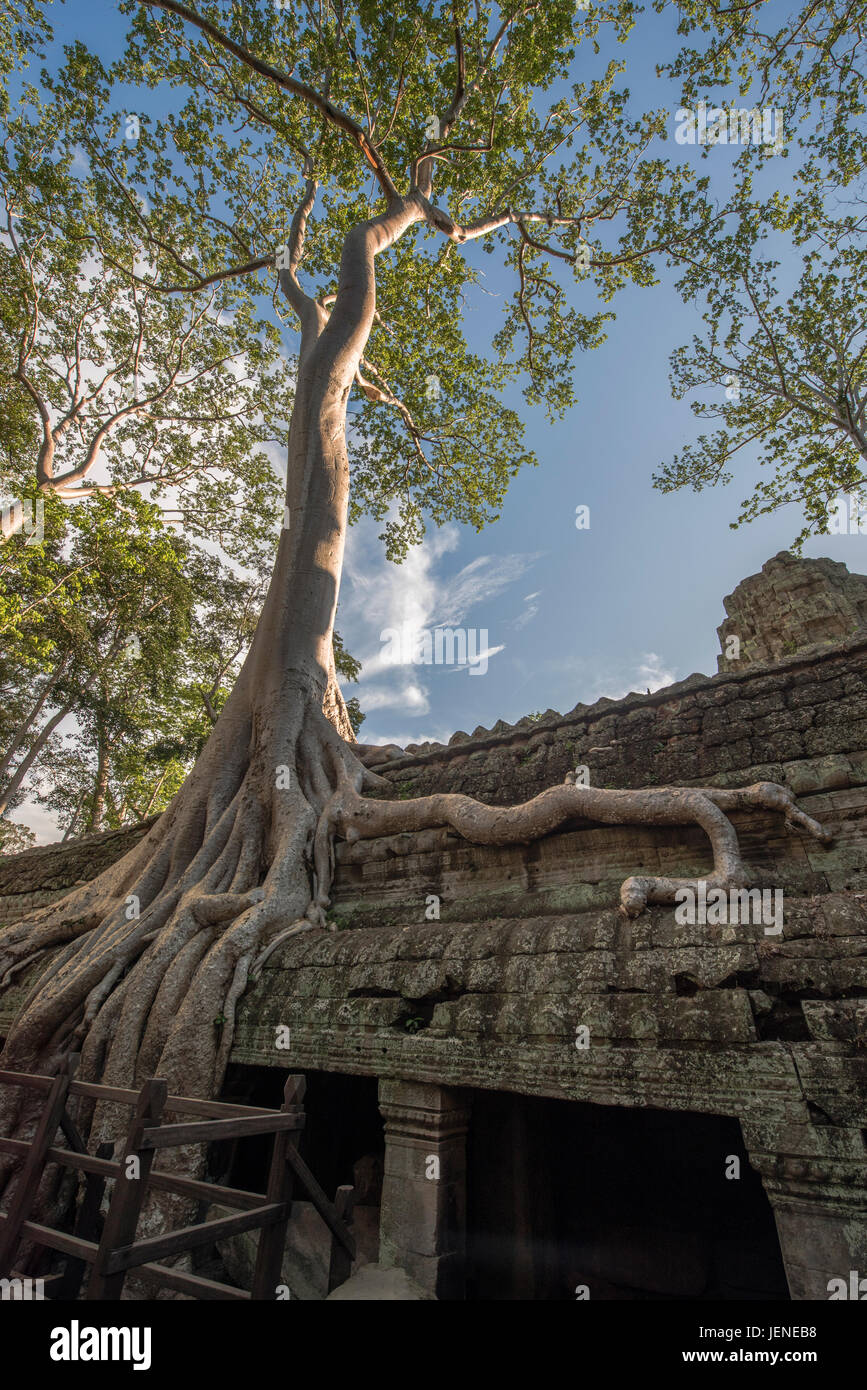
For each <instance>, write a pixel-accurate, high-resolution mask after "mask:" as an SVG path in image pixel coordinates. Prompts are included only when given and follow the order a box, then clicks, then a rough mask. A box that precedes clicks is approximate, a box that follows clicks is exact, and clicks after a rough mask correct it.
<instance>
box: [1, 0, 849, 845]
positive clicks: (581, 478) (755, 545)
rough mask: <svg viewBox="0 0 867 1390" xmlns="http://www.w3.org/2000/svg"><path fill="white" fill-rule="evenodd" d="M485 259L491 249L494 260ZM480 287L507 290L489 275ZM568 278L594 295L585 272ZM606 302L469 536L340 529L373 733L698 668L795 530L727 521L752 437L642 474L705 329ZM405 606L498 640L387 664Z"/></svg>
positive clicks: (633, 82) (648, 26) (529, 415)
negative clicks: (676, 356) (444, 661)
mask: <svg viewBox="0 0 867 1390" xmlns="http://www.w3.org/2000/svg"><path fill="white" fill-rule="evenodd" d="M56 22H57V30H58V34H59V36H60V37H62V38H64V39H65V38H68V37H70V36H71V35H73V34H74V35H76V36H77V37H80V38H81V39H83V40H84V41H85V42H87V43H88V44H89V45H91V46H93V47H94V48H95V49H96V50H97V51H98V52H100V53H101V54H102V55H103V56H104V57H106V58H110V57H111V56H113V53H114V51H116V46H117V43H118V41H119V38H120V36H121V34H122V32H123V29H124V21H123V19H122V17H120V16H119V15H118V13H117V9H116V6H115V4H113V3H110V0H87V4H86V5H85V4H81V3H77V4H68V5H66V6H65V7H64V9H63V10H59V11H58V12H57V16H56ZM676 43H677V40H676V37H675V34H674V22H673V16H672V14H671V11H670V10H669V11H668V12H667V13H666V14H664V15H663V16H657V15H654V14H652V13H651V14H649V15H645V16H644V19H643V20H642V22H641V24H640V26H639V29H638V31H637V35H636V36H635V37H634V38H633V40H631V41H630V43H629V44H628V45H627V46H626V48H625V49H623V50H621V52H622V54H623V55H624V56H626V58H627V60H628V70H627V81H628V84H629V86H630V88H631V90H632V92H633V96H634V108H635V109H636V111H637V110H639V109H644V108H645V107H651V106H665V107H667V108H668V109H670V111H671V131H672V133H673V131H674V124H675V122H674V113H675V111H676V109H677V107H678V105H679V102H678V99H677V96H678V94H677V92H676V91H674V90H673V89H672V88H671V87H669V86H667V85H666V84H665V83H663V82H660V81H658V80H657V79H656V77H655V75H654V66H655V63H656V62H657V61H660V60H662V59H664V58H665V57H669V56H673V52H674V50H675V46H676ZM131 105H132V102H131ZM668 150H669V152H670V153H671V155H672V156H674V157H677V156H682V155H684V154H687V153H689V151H688V147H678V146H675V145H673V144H672V145H669V147H668ZM693 153H694V156H695V157H696V158H699V157H700V152H699V151H698V150H695V151H694V152H693ZM731 157H732V156H731V151H727V150H726V149H724V148H716V149H713V150H712V151H710V154H709V157H708V158H707V160H706V161H705V170H706V171H707V172H709V173H711V175H712V177H713V178H715V179H717V178H718V179H719V180H720V187H721V188H722V187H723V185H724V184H725V179H726V171H727V167H728V165H729V164H730V162H731ZM780 163H781V165H782V163H783V162H782V161H780ZM780 177H785V174H784V172H783V170H782V169H781V173H780ZM482 260H483V261H484V263H485V268H486V269H488V268H490V267H491V265H492V260H493V258H488V257H484V258H482ZM492 286H493V288H494V290H495V291H496V292H499V289H500V286H499V285H498V284H497V283H496V280H494V281H492ZM574 294H575V295H576V296H577V298H576V302H577V303H578V304H579V307H583V308H586V310H587V311H588V312H592V311H593V307H594V303H595V297H594V293H593V289H592V282H591V281H590V280H585V281H584V282H583V283H582V284H580V285H578V286H576V287H575V290H574ZM582 301H583V302H582ZM613 308H614V310H615V312H616V320H615V322H613V323H612V324H610V325H609V328H608V340H607V342H606V343H605V344H604V345H603V346H602V347H601V348H600V349H598V350H596V351H594V352H591V353H587V354H585V355H584V356H582V357H581V358H580V359H579V361H578V365H577V371H576V384H577V396H578V404H577V405H576V407H575V408H574V409H573V410H571V411H570V412H569V414H568V416H567V417H566V418H565V419H564V420H563V421H562V422H560V423H558V424H556V425H553V426H552V425H550V424H548V423H547V422H546V420H545V418H544V414H543V412H542V411H530V410H528V409H527V408H526V406H524V405H523V403H522V402H520V403H519V402H516V404H520V408H521V409H522V413H523V414H524V418H525V419H526V420H527V423H528V442H529V443H530V445H531V446H532V447H533V448H534V450H535V451H536V453H537V455H538V458H539V464H540V466H539V467H538V468H537V469H534V470H527V471H526V472H525V473H523V474H522V475H519V476H518V477H517V478H516V479H515V480H514V481H513V483H512V485H511V488H510V491H509V494H508V496H507V498H506V501H505V504H504V506H503V509H502V515H501V517H500V520H499V521H498V522H497V523H495V524H494V525H493V526H491V527H489V528H488V529H487V530H486V531H484V532H482V533H481V534H476V533H475V532H473V531H472V530H470V529H469V528H464V527H460V526H457V525H449V526H446V527H444V528H442V529H441V530H440V531H439V532H429V534H428V538H427V539H426V541H425V543H424V545H423V546H421V547H420V548H419V549H418V550H417V551H416V552H414V553H413V554H412V555H411V557H410V559H409V560H408V561H407V562H406V563H404V565H402V566H399V567H398V566H395V565H393V564H390V563H389V562H388V561H386V560H385V557H384V553H383V550H382V547H381V545H380V543H379V542H378V541H377V539H376V536H377V533H378V531H379V530H380V529H381V527H380V526H379V525H377V524H375V523H371V522H362V523H361V524H360V525H359V526H357V527H355V528H354V529H353V530H352V531H351V532H350V536H349V541H348V547H347V561H346V570H345V575H344V585H343V591H342V595H341V602H340V610H339V615H338V627H339V629H340V631H341V634H342V636H343V638H344V641H345V643H346V645H347V647H348V648H349V650H350V651H351V652H353V654H354V655H356V656H357V657H358V658H360V660H361V661H362V663H363V672H362V680H361V682H360V684H359V686H358V687H354V686H353V687H350V688H349V691H348V692H347V693H353V694H358V696H359V699H360V701H361V705H362V708H363V709H365V710H366V711H367V714H368V717H367V721H366V723H365V724H364V726H363V731H362V737H363V738H364V739H365V740H366V741H372V742H381V741H394V742H397V743H400V744H406V743H408V742H422V741H423V740H425V739H435V740H438V741H446V740H447V739H448V738H449V736H450V735H451V734H452V733H453V732H454V731H455V730H457V729H463V730H465V731H467V732H471V731H472V730H473V729H474V728H475V727H476V726H477V725H480V724H481V725H485V726H487V727H490V726H491V725H492V724H493V723H494V722H495V721H496V720H497V719H505V720H508V721H509V722H513V721H515V720H517V719H519V718H520V717H521V716H522V715H524V714H527V713H528V712H531V711H535V710H545V709H548V708H553V709H556V710H559V711H561V712H565V711H567V710H569V709H571V708H572V707H573V706H574V705H575V704H576V703H578V702H579V701H588V702H589V701H593V700H595V699H597V698H598V697H599V696H600V695H608V696H611V697H617V696H620V695H622V694H625V693H626V692H627V691H628V690H631V689H638V690H644V689H646V688H647V687H648V686H649V687H650V688H651V689H656V688H658V687H660V686H662V685H666V684H669V683H670V682H672V681H674V680H679V679H681V678H683V677H684V676H686V675H688V674H690V673H691V672H693V671H703V672H706V673H710V672H712V671H714V670H715V669H716V655H717V651H718V641H717V638H716V633H715V628H716V627H717V625H718V624H719V623H720V622H721V621H722V619H723V617H724V610H723V605H722V598H723V595H724V594H727V593H729V592H731V590H732V589H733V588H734V587H735V585H736V584H737V583H738V582H739V580H741V579H742V578H744V577H745V576H746V575H749V574H753V573H755V571H756V570H758V569H760V568H761V565H762V564H763V562H764V561H765V560H767V559H768V558H769V557H770V556H772V555H774V554H776V552H777V551H779V550H781V549H783V548H785V547H786V546H787V544H788V543H789V542H790V541H791V540H792V539H793V537H794V536H795V535H796V534H797V532H798V531H799V530H800V526H801V517H800V513H799V511H798V509H797V508H795V507H789V508H787V509H785V510H783V511H781V512H778V513H776V514H775V515H773V516H770V517H765V518H762V519H760V520H759V521H757V522H754V523H753V524H752V525H751V526H749V527H747V528H744V529H741V530H739V531H732V530H730V528H729V523H730V522H731V521H732V520H734V518H735V517H736V515H737V512H738V509H739V503H740V502H741V500H742V499H743V498H745V497H746V496H747V495H748V494H749V492H750V491H751V490H752V485H753V482H754V480H755V477H756V476H757V474H758V472H759V470H758V468H757V464H756V456H755V455H753V456H752V457H750V456H748V455H745V456H744V459H743V462H742V463H741V465H740V471H739V473H738V475H737V476H736V478H735V480H734V482H733V483H732V484H731V485H730V486H728V487H726V488H716V489H712V490H710V491H707V492H704V493H699V494H694V493H692V492H683V493H676V494H670V495H667V496H664V495H662V494H660V493H658V492H657V491H655V490H654V489H653V487H652V485H651V474H652V473H653V472H654V470H655V469H656V468H657V467H658V466H659V465H660V464H661V463H663V462H664V461H667V460H669V459H670V458H671V457H672V455H673V454H674V453H676V452H678V451H679V450H680V449H681V448H682V446H683V445H684V444H686V443H687V442H690V441H691V440H693V439H694V438H695V436H696V434H697V433H698V432H699V428H698V423H697V422H696V420H695V418H694V417H693V415H692V413H691V411H690V409H689V402H688V401H681V402H676V401H674V400H672V398H671V394H670V389H669V383H668V358H669V354H670V353H671V351H672V350H673V349H674V348H675V347H677V346H678V345H680V344H681V343H683V342H686V341H687V340H688V339H689V337H690V336H691V334H692V333H693V332H695V331H699V329H700V327H701V322H700V316H699V313H698V311H697V310H696V309H694V308H692V307H691V306H687V305H684V304H683V303H682V302H681V300H680V299H679V297H678V296H677V295H676V293H675V292H674V290H673V289H672V287H671V284H670V281H668V282H667V277H665V278H664V280H663V283H662V284H660V285H659V286H657V287H655V288H653V289H649V290H635V289H627V290H625V291H623V292H621V294H619V295H618V297H617V299H616V301H615V303H614V305H613ZM469 313H470V314H471V315H472V325H471V328H470V332H471V336H472V337H473V338H474V339H475V338H476V337H477V336H478V339H479V340H482V339H484V338H485V336H490V334H491V333H492V332H494V331H495V330H496V327H497V325H498V322H499V318H498V312H497V309H496V301H495V300H493V301H492V300H488V299H487V298H486V297H484V296H480V297H479V302H478V303H474V304H472V305H471V306H470V309H469ZM721 390H722V387H721ZM579 505H585V506H588V507H589V508H590V526H589V529H586V530H578V529H577V528H576V526H575V515H576V507H578V506H579ZM804 553H805V554H806V555H828V556H830V557H831V558H833V559H835V560H842V561H844V562H845V563H846V564H848V566H849V568H850V569H851V570H857V571H867V536H846V537H836V536H828V537H823V538H821V539H818V540H815V541H811V542H808V543H807V545H806V547H805V552H804ZM404 621H407V622H410V623H412V624H413V625H415V626H420V627H424V626H433V625H434V624H435V623H445V624H449V625H451V626H455V627H466V628H473V629H477V630H481V632H482V633H486V634H487V638H486V639H484V638H480V639H479V640H480V641H481V642H482V645H487V647H489V648H490V649H491V650H492V654H491V655H490V656H489V658H488V662H487V670H486V671H485V672H484V674H480V673H477V674H473V673H471V671H470V670H468V669H467V668H463V669H455V667H453V666H446V665H441V666H437V665H411V664H406V665H403V666H388V665H386V664H384V662H383V643H382V641H381V640H380V634H381V633H382V632H383V631H384V630H385V629H387V628H390V627H393V626H399V625H400V623H401V622H404ZM19 816H20V818H22V819H23V818H27V819H29V820H30V823H31V824H34V826H35V821H34V820H33V819H32V818H31V817H29V816H28V817H25V816H24V815H21V813H19ZM40 837H41V838H44V837H45V836H44V834H43V833H42V831H41V827H40ZM49 838H51V837H50V836H49Z"/></svg>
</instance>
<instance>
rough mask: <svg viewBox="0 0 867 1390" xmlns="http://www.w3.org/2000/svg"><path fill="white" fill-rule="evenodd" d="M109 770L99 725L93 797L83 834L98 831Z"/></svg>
mask: <svg viewBox="0 0 867 1390" xmlns="http://www.w3.org/2000/svg"><path fill="white" fill-rule="evenodd" d="M110 770H111V758H110V750H109V746H108V741H107V739H106V737H105V729H104V728H103V727H102V724H100V725H99V729H98V733H97V761H96V776H95V778H94V783H93V796H92V797H91V799H90V814H89V815H88V817H87V821H86V822H85V827H84V829H85V833H88V832H91V831H94V830H98V829H99V827H100V826H101V825H102V818H103V816H104V815H105V797H106V792H107V791H108V776H109V772H110Z"/></svg>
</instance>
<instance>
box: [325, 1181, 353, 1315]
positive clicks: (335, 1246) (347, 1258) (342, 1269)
mask: <svg viewBox="0 0 867 1390" xmlns="http://www.w3.org/2000/svg"><path fill="white" fill-rule="evenodd" d="M354 1206H355V1188H354V1187H348V1186H345V1185H344V1186H343V1187H338V1189H337V1195H336V1196H335V1198H334V1210H335V1211H336V1212H337V1215H338V1218H339V1219H340V1220H341V1221H342V1222H343V1223H344V1224H345V1225H346V1226H347V1227H351V1226H352V1208H353V1207H354ZM351 1273H352V1256H351V1255H350V1253H349V1251H348V1250H347V1249H346V1246H345V1245H344V1244H343V1242H342V1241H339V1240H338V1239H337V1237H336V1236H335V1235H332V1237H331V1261H330V1263H329V1266H328V1292H329V1293H331V1291H332V1289H336V1288H337V1286H338V1284H345V1283H346V1281H347V1279H348V1278H349V1276H350V1274H351Z"/></svg>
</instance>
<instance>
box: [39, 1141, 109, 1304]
mask: <svg viewBox="0 0 867 1390" xmlns="http://www.w3.org/2000/svg"><path fill="white" fill-rule="evenodd" d="M76 1134H78V1131H77V1130H76ZM79 1139H80V1136H79ZM52 1152H53V1153H62V1152H63V1150H57V1149H55V1150H49V1153H52ZM113 1152H114V1144H112V1143H111V1141H110V1140H108V1139H107V1140H105V1142H104V1143H102V1144H100V1146H99V1148H98V1149H97V1151H96V1154H97V1156H96V1160H95V1161H96V1162H97V1163H100V1164H102V1163H104V1164H105V1167H106V1168H107V1169H108V1170H109V1172H108V1173H107V1174H103V1173H94V1172H92V1171H91V1172H88V1174H87V1178H86V1186H85V1192H84V1197H83V1199H82V1202H81V1206H80V1207H79V1209H78V1216H77V1218H76V1221H75V1235H77V1236H78V1238H79V1239H80V1240H86V1241H89V1242H92V1243H93V1246H94V1249H98V1245H97V1236H98V1235H99V1210H100V1207H101V1206H102V1199H103V1196H104V1194H105V1182H106V1177H107V1176H114V1175H115V1173H116V1172H117V1171H118V1164H116V1163H114V1162H109V1160H108V1156H109V1154H110V1153H113ZM75 1157H76V1158H80V1157H82V1155H81V1154H76V1155H75ZM86 1272H87V1263H86V1261H85V1260H81V1259H76V1258H75V1257H74V1256H71V1257H70V1258H69V1259H68V1260H67V1261H66V1268H65V1269H64V1271H63V1274H62V1275H61V1278H60V1282H59V1284H58V1286H57V1290H56V1292H55V1295H54V1296H55V1298H57V1299H59V1300H64V1299H69V1300H70V1301H72V1300H75V1299H77V1298H78V1296H79V1294H80V1293H81V1286H82V1284H83V1283H84V1276H85V1273H86Z"/></svg>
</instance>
